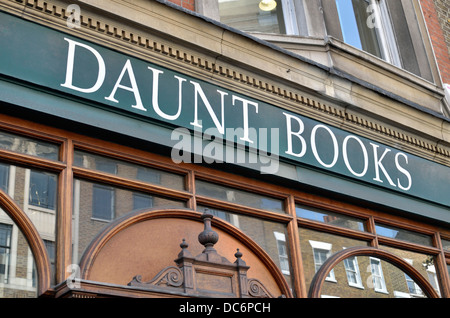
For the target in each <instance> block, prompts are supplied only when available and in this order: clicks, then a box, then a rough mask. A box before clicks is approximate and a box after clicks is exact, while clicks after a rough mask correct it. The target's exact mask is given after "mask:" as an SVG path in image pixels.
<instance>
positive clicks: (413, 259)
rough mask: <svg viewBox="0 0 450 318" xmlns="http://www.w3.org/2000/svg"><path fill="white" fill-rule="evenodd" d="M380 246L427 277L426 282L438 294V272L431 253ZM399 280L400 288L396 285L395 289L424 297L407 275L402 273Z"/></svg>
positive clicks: (413, 295)
mask: <svg viewBox="0 0 450 318" xmlns="http://www.w3.org/2000/svg"><path fill="white" fill-rule="evenodd" d="M380 248H381V249H383V250H386V251H388V252H391V253H392V254H395V255H397V256H399V257H401V258H402V259H404V260H405V261H406V262H407V263H409V264H410V265H411V266H412V267H414V268H415V269H416V270H417V271H418V272H419V273H420V274H421V275H422V276H423V277H424V278H425V279H427V280H428V282H429V283H430V284H431V285H432V286H433V287H434V289H435V290H436V292H437V293H438V294H440V290H439V283H438V273H437V270H436V267H435V264H434V263H435V258H434V257H433V256H432V255H427V254H422V253H417V252H412V251H407V250H402V249H399V248H393V247H390V246H385V245H384V246H380ZM385 275H387V273H385ZM399 279H400V278H399ZM401 282H402V285H401V289H400V287H398V286H396V290H398V291H401V292H407V293H409V294H411V295H410V296H412V297H417V296H419V297H424V295H423V293H422V292H421V290H420V288H419V286H416V285H415V283H414V282H412V279H411V278H410V277H409V276H408V275H406V274H405V275H403V276H402V277H401Z"/></svg>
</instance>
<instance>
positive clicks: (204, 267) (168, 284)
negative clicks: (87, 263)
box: [128, 211, 273, 298]
mask: <svg viewBox="0 0 450 318" xmlns="http://www.w3.org/2000/svg"><path fill="white" fill-rule="evenodd" d="M212 218H213V215H212V214H210V213H209V212H208V211H206V212H205V213H204V214H203V215H202V219H203V223H204V230H203V231H202V232H201V233H200V234H199V235H198V241H199V242H200V243H201V244H202V245H203V246H204V247H205V249H204V250H203V252H202V253H200V254H199V255H197V256H195V257H194V256H192V254H191V253H190V252H189V250H188V247H189V246H188V244H187V243H186V241H185V239H183V241H182V243H181V244H180V247H181V251H180V253H179V254H178V257H177V258H176V259H175V261H174V262H175V264H176V265H175V266H174V265H172V266H167V267H166V268H164V269H162V270H161V271H160V272H159V273H158V274H157V275H156V276H155V277H154V278H153V279H151V280H150V281H148V282H142V279H141V276H140V275H137V276H135V277H134V278H133V279H132V280H131V281H130V282H129V283H128V285H129V286H133V287H138V288H143V289H145V290H151V291H155V292H165V293H171V294H174V295H180V296H190V297H234V298H247V297H259V298H272V297H273V295H272V294H271V293H270V292H269V291H268V290H267V288H266V287H265V286H264V285H263V284H262V283H261V282H260V281H259V280H257V279H249V278H248V277H247V271H248V269H249V268H250V267H249V266H247V265H246V263H245V261H244V260H242V253H241V252H240V251H239V249H237V252H236V253H235V254H234V256H235V257H236V260H235V262H234V263H231V262H230V261H229V260H227V259H226V258H225V257H222V256H221V255H220V254H219V253H218V252H217V251H216V249H215V248H214V244H216V243H217V241H218V240H219V235H218V234H217V233H216V232H215V231H213V230H212V229H211V219H212Z"/></svg>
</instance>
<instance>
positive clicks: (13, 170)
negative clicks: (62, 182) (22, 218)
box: [0, 163, 58, 283]
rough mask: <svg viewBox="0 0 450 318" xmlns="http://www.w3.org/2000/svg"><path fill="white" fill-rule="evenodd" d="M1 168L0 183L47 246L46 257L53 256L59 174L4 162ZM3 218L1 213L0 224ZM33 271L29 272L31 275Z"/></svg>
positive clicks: (52, 279)
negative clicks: (0, 181)
mask: <svg viewBox="0 0 450 318" xmlns="http://www.w3.org/2000/svg"><path fill="white" fill-rule="evenodd" d="M0 167H1V168H0V180H3V184H4V186H5V187H6V189H5V191H6V193H7V194H8V195H10V196H11V197H12V198H13V200H14V201H15V202H16V203H17V205H18V206H19V207H20V209H22V210H23V211H24V212H25V213H26V214H27V216H28V217H29V219H30V221H31V222H32V223H33V225H34V226H35V227H36V230H37V231H38V232H39V234H40V235H41V238H42V239H43V240H44V241H45V243H46V246H47V252H48V253H49V256H50V257H51V256H52V255H55V251H56V243H55V242H56V223H57V222H56V218H57V212H58V209H57V207H58V205H57V193H58V189H57V180H58V175H57V174H54V173H49V172H45V171H41V170H34V169H27V168H23V167H17V166H14V165H7V164H4V163H3V164H0ZM2 216H5V217H6V214H4V213H3V212H1V213H0V223H1V222H2V221H1V220H2ZM3 223H8V222H3ZM13 229H14V227H13ZM13 233H14V230H13ZM13 236H14V235H13ZM52 270H53V272H52V276H51V283H54V279H55V276H54V275H55V272H54V268H52ZM32 272H33V271H32V270H31V271H30V273H32Z"/></svg>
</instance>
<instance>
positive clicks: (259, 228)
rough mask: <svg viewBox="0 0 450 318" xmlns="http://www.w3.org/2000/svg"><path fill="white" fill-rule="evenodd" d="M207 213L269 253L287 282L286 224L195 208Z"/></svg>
mask: <svg viewBox="0 0 450 318" xmlns="http://www.w3.org/2000/svg"><path fill="white" fill-rule="evenodd" d="M206 209H207V210H208V212H209V213H211V214H213V215H214V216H215V217H218V218H221V219H222V220H225V221H227V222H229V223H231V224H232V225H234V226H236V227H237V228H239V229H240V230H241V231H242V232H244V233H245V234H247V235H248V236H250V237H251V238H252V239H253V240H254V241H255V242H256V243H258V245H259V246H261V248H262V249H264V250H265V251H266V252H267V254H269V255H270V256H271V258H272V260H273V261H274V262H275V264H277V265H278V267H279V268H280V269H281V271H282V273H283V274H284V275H285V277H286V280H287V281H288V283H290V282H291V280H292V278H291V277H290V256H289V252H288V251H289V248H288V242H287V240H286V238H287V230H286V226H285V225H284V224H281V223H276V222H271V221H265V220H262V219H258V218H255V217H250V216H245V215H239V214H236V213H230V212H227V211H223V210H219V209H214V208H208V207H205V206H198V207H197V210H198V211H201V212H204V211H205V210H206Z"/></svg>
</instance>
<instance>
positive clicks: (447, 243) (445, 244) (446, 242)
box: [441, 239, 450, 252]
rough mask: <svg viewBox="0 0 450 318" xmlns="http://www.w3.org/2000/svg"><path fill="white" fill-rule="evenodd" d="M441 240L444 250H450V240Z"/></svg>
mask: <svg viewBox="0 0 450 318" xmlns="http://www.w3.org/2000/svg"><path fill="white" fill-rule="evenodd" d="M441 241H442V248H443V249H444V251H447V252H450V240H446V239H442V240H441Z"/></svg>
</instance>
